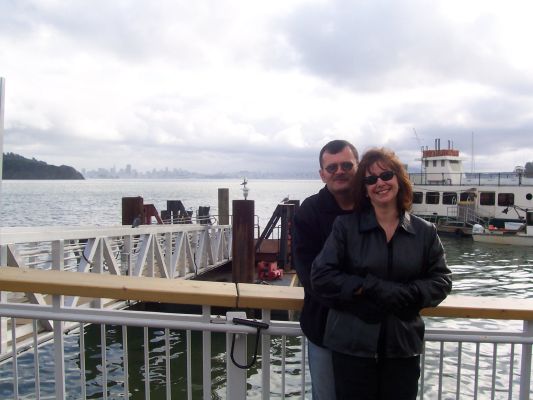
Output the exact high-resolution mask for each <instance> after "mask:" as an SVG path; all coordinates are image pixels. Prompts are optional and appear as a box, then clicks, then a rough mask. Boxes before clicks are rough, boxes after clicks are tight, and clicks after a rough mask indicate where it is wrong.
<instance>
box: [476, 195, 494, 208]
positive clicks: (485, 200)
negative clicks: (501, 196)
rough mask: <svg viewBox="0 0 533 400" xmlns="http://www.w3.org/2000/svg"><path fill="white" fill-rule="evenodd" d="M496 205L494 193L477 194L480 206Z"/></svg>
mask: <svg viewBox="0 0 533 400" xmlns="http://www.w3.org/2000/svg"><path fill="white" fill-rule="evenodd" d="M495 204H496V193H494V192H481V193H480V194H479V205H480V206H493V205H495Z"/></svg>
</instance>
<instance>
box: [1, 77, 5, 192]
mask: <svg viewBox="0 0 533 400" xmlns="http://www.w3.org/2000/svg"><path fill="white" fill-rule="evenodd" d="M5 82H6V81H5V79H4V78H2V77H0V202H1V199H2V165H3V163H4V95H5V85H6V83H5Z"/></svg>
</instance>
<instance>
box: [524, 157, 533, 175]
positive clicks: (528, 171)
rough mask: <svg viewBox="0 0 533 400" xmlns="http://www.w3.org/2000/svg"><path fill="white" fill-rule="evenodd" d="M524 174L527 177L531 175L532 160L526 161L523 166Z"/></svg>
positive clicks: (532, 168)
mask: <svg viewBox="0 0 533 400" xmlns="http://www.w3.org/2000/svg"><path fill="white" fill-rule="evenodd" d="M524 175H525V176H527V177H528V178H532V177H533V162H531V161H530V162H527V163H526V166H525V168H524Z"/></svg>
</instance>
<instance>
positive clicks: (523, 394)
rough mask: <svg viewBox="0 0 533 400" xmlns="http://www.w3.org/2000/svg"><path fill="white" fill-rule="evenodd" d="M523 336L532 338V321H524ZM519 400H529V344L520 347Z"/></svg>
mask: <svg viewBox="0 0 533 400" xmlns="http://www.w3.org/2000/svg"><path fill="white" fill-rule="evenodd" d="M523 332H524V336H525V337H527V338H530V337H531V336H533V321H524V330H523ZM520 365H521V367H520V400H529V391H530V386H531V344H523V345H522V361H521V363H520Z"/></svg>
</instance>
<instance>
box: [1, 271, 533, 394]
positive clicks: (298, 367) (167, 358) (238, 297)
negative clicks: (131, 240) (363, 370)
mask: <svg viewBox="0 0 533 400" xmlns="http://www.w3.org/2000/svg"><path fill="white" fill-rule="evenodd" d="M0 291H1V292H0V293H2V294H3V293H5V292H6V291H11V292H28V291H30V292H33V293H46V294H49V295H51V296H52V298H53V301H52V303H51V304H50V305H48V304H20V303H16V302H7V301H6V297H5V296H3V297H2V301H1V302H0V316H1V319H2V324H4V325H6V326H8V327H9V328H10V329H8V330H3V331H2V337H1V338H0V339H1V340H2V343H3V344H4V354H7V355H10V356H11V357H10V358H9V361H10V362H8V361H6V362H4V363H3V364H0V367H2V368H4V370H2V371H1V373H2V376H3V389H2V390H3V392H2V394H3V398H9V397H12V398H18V397H19V396H21V397H26V398H28V397H32V398H39V395H45V394H46V395H47V396H48V397H53V396H55V398H67V397H73V398H86V397H89V396H90V397H91V398H93V397H95V396H97V397H98V396H99V397H100V398H108V397H110V398H117V397H126V398H127V397H130V396H131V395H132V392H133V391H135V392H139V391H141V392H144V398H150V395H151V394H155V392H157V391H159V392H158V393H160V394H161V397H166V398H168V399H170V398H174V397H177V396H180V398H192V397H193V394H194V397H195V398H197V397H199V396H200V395H201V397H202V398H203V399H210V398H212V397H217V398H221V397H222V398H224V397H225V398H228V399H229V398H246V396H247V395H248V396H249V397H254V398H262V399H268V398H271V397H277V398H284V397H285V396H291V397H296V396H297V397H299V398H302V399H303V398H305V397H306V396H308V395H310V385H309V378H308V373H307V362H306V346H305V339H304V338H303V337H302V332H301V330H300V328H299V325H298V323H297V322H291V321H284V320H280V319H274V318H273V316H274V315H275V314H274V311H275V310H284V311H290V312H294V311H297V310H299V309H300V307H301V306H302V304H303V290H302V289H301V288H290V287H278V286H268V285H252V284H242V283H238V284H233V283H221V282H196V281H185V280H161V279H157V278H151V277H129V276H111V275H103V274H87V273H72V272H65V271H42V270H29V269H20V268H9V267H3V268H0ZM73 294H75V295H78V296H88V297H93V298H95V299H96V300H97V301H96V302H94V303H93V304H94V305H93V307H90V308H85V309H77V308H76V309H75V308H72V307H68V306H66V305H65V304H64V301H63V300H64V298H65V296H70V295H73ZM103 298H115V299H121V300H138V301H146V302H157V303H165V304H169V303H170V304H187V305H196V306H198V307H201V309H199V310H198V311H197V312H193V313H192V314H168V313H162V312H150V311H135V310H104V309H102V308H101V307H100V305H101V300H102V299H103ZM218 307H224V310H226V311H227V313H226V314H225V315H224V312H225V311H224V312H222V314H219V315H217V312H215V311H214V310H215V309H218ZM253 310H261V312H260V316H259V315H257V317H258V318H259V320H260V322H262V323H264V324H266V325H265V327H267V328H266V329H262V330H257V329H256V328H255V327H251V326H244V325H235V324H234V323H232V322H234V321H233V318H235V317H241V318H243V319H246V317H247V316H248V317H254V316H256V314H255V313H254V311H253ZM218 312H220V311H218ZM422 313H423V315H424V316H425V318H426V321H427V322H426V323H427V325H428V329H426V336H425V350H424V353H423V355H422V358H421V360H422V361H421V367H422V371H421V379H420V390H419V398H420V399H424V398H427V399H437V398H438V399H442V398H446V399H450V398H455V399H476V398H503V397H504V398H509V399H511V398H513V399H514V398H517V399H520V400H525V399H529V398H530V393H531V345H532V343H533V299H509V298H505V299H501V298H493V297H464V296H453V295H452V296H449V297H448V298H447V299H446V300H445V301H444V302H443V303H442V304H441V305H439V306H438V307H436V308H429V309H424V310H423V311H422ZM43 319H48V320H52V321H53V325H54V330H53V336H52V339H53V342H51V344H50V346H52V347H53V348H52V349H51V350H50V354H52V356H50V355H49V354H47V355H46V356H43V355H41V356H39V353H43V352H45V351H46V348H45V346H44V345H43V346H41V347H39V346H37V333H36V332H37V329H36V328H35V327H36V325H37V324H39V321H41V320H43ZM479 319H481V321H486V323H485V324H482V326H481V327H476V328H473V327H472V326H471V325H470V324H468V322H472V321H476V320H479ZM6 320H7V321H6ZM19 320H26V321H28V320H29V321H31V324H32V326H33V327H34V329H33V330H32V331H31V332H29V334H28V336H27V338H25V339H21V340H25V341H27V342H28V345H27V350H26V351H23V349H22V348H20V347H18V343H16V339H15V338H16V335H15V333H14V330H15V329H16V326H17V323H18V321H19ZM8 321H9V324H8ZM66 321H69V322H75V323H76V324H77V331H76V330H74V331H72V332H71V333H69V334H65V333H64V332H63V329H62V325H63V324H64V323H65V322H66ZM498 321H501V323H500V324H496V323H497V322H498ZM87 323H90V324H93V325H91V326H95V325H94V324H96V327H97V329H96V332H98V328H99V329H100V334H99V335H97V336H98V337H97V338H96V341H97V343H96V344H94V343H92V345H90V346H89V345H88V342H89V340H93V341H94V340H95V338H94V337H93V336H91V335H89V333H88V331H87V327H86V326H85V324H87ZM110 326H112V327H114V329H113V331H114V334H113V335H112V334H111V333H108V332H107V331H106V327H110ZM134 329H139V330H140V331H141V332H142V334H141V336H142V340H140V339H139V340H137V341H135V342H132V341H133V340H135V338H134V335H133V333H132V330H134ZM255 334H258V335H259V346H258V347H259V349H254V346H253V345H252V344H253V343H254V342H255V340H254V337H255ZM93 335H94V332H93ZM220 335H224V336H225V340H224V339H222V341H221V338H220ZM72 336H75V340H70V338H71V337H72ZM224 336H223V337H224ZM247 338H248V340H247ZM232 339H235V340H234V343H233V344H232V341H233V340H232ZM193 341H194V342H200V343H201V349H202V350H201V354H193V348H192V344H191V343H192V342H193ZM247 341H248V342H249V344H248V347H250V349H249V350H250V351H248V350H247V347H246V346H247ZM67 342H68V346H66V344H67ZM224 342H225V346H224V345H223V348H224V350H223V355H222V357H220V356H219V355H218V354H213V352H212V349H213V347H214V346H215V344H216V343H219V344H220V343H224ZM178 344H181V345H182V347H180V348H179V349H177V348H176V346H178ZM69 346H70V347H69ZM72 347H74V348H75V351H74V352H72V349H71V348H72ZM232 347H233V348H232ZM67 348H68V351H67V350H66V349H67ZM135 349H138V350H139V351H138V352H136V353H134V350H135ZM254 350H255V351H257V352H258V356H257V363H256V364H254V365H253V366H250V368H248V370H247V369H246V368H244V369H243V368H239V367H237V366H236V364H235V363H234V362H233V361H232V359H233V360H235V362H236V363H238V364H241V366H242V365H243V364H246V363H248V361H249V360H250V359H252V355H253V353H254ZM138 353H141V354H140V355H139V354H138ZM27 354H30V355H31V357H30V358H29V359H28V358H25V357H26V355H27ZM178 361H179V365H178V364H177V363H178ZM43 364H46V365H43ZM5 368H7V371H6V370H5ZM213 371H218V372H213ZM193 377H194V379H193ZM6 382H7V383H6ZM180 384H181V385H182V386H180ZM139 385H140V387H139ZM6 386H9V388H6ZM89 390H90V392H89Z"/></svg>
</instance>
